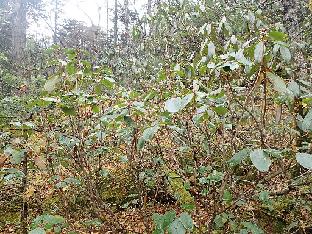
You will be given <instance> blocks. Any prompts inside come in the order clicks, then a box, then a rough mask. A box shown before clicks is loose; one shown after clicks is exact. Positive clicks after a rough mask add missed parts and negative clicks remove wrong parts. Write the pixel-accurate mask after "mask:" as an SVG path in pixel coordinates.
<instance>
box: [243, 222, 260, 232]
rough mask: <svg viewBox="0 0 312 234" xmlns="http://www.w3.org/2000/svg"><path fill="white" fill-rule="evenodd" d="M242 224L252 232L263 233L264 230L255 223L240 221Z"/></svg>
mask: <svg viewBox="0 0 312 234" xmlns="http://www.w3.org/2000/svg"><path fill="white" fill-rule="evenodd" d="M242 224H243V226H244V227H245V228H246V229H247V230H248V231H249V232H251V233H252V234H264V231H262V230H261V228H259V227H258V226H257V225H256V224H254V223H251V222H242Z"/></svg>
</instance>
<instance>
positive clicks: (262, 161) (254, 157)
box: [250, 149, 272, 172]
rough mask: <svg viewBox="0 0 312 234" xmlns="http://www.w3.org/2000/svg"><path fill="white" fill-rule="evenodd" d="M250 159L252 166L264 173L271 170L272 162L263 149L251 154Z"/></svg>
mask: <svg viewBox="0 0 312 234" xmlns="http://www.w3.org/2000/svg"><path fill="white" fill-rule="evenodd" d="M250 159H251V162H252V164H253V165H254V166H255V167H256V168H257V169H258V170H259V171H262V172H266V171H268V170H269V168H270V166H271V164H272V161H271V159H269V157H268V156H267V155H266V153H265V152H264V150H263V149H256V150H254V151H252V152H251V153H250Z"/></svg>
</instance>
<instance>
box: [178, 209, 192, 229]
mask: <svg viewBox="0 0 312 234" xmlns="http://www.w3.org/2000/svg"><path fill="white" fill-rule="evenodd" d="M179 221H180V222H181V223H182V224H183V226H184V228H185V229H186V230H190V231H191V230H192V229H193V226H194V225H193V219H192V217H191V216H190V215H189V214H188V213H185V212H183V213H182V214H180V216H179Z"/></svg>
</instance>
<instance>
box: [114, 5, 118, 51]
mask: <svg viewBox="0 0 312 234" xmlns="http://www.w3.org/2000/svg"><path fill="white" fill-rule="evenodd" d="M114 13H115V17H114V43H115V45H116V44H117V41H118V1H117V0H115V10H114Z"/></svg>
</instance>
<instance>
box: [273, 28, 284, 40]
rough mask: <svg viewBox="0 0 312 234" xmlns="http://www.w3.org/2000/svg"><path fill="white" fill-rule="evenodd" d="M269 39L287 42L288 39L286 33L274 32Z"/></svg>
mask: <svg viewBox="0 0 312 234" xmlns="http://www.w3.org/2000/svg"><path fill="white" fill-rule="evenodd" d="M269 37H270V38H271V39H272V40H273V41H285V40H286V39H287V35H286V34H285V33H283V32H279V31H274V30H273V31H271V32H269Z"/></svg>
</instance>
